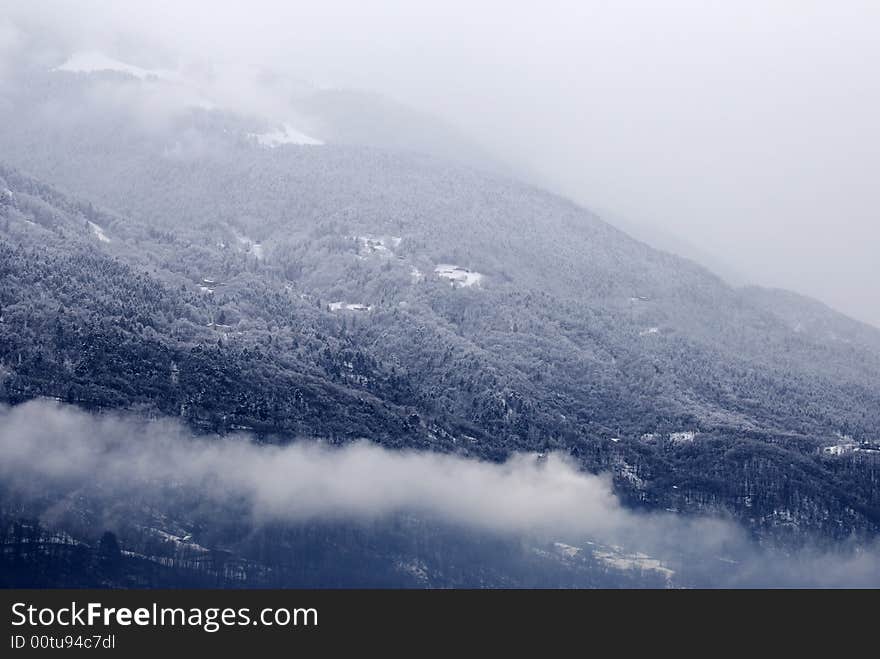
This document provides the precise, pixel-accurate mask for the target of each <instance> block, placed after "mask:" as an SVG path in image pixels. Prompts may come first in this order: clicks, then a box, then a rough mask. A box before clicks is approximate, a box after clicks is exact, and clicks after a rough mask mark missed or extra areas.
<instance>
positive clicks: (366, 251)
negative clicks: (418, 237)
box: [355, 236, 403, 257]
mask: <svg viewBox="0 0 880 659" xmlns="http://www.w3.org/2000/svg"><path fill="white" fill-rule="evenodd" d="M355 240H357V242H358V253H359V254H360V255H362V256H386V257H391V256H394V251H393V250H392V249H391V248H392V247H399V246H400V243H401V242H403V238H400V237H398V236H381V237H377V236H355Z"/></svg>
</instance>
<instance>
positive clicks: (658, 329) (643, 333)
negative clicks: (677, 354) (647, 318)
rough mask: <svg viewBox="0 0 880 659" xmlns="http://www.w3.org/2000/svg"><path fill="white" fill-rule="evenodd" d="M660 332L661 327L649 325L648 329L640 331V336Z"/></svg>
mask: <svg viewBox="0 0 880 659" xmlns="http://www.w3.org/2000/svg"><path fill="white" fill-rule="evenodd" d="M659 333H660V328H659V327H648V328H647V329H643V330H642V331H641V332H639V336H648V335H649V334H659Z"/></svg>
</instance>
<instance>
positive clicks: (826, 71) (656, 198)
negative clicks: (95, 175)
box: [0, 0, 880, 326]
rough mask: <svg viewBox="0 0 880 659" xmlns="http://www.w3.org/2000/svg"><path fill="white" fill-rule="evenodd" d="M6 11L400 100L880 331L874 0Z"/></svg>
mask: <svg viewBox="0 0 880 659" xmlns="http://www.w3.org/2000/svg"><path fill="white" fill-rule="evenodd" d="M0 7H2V8H8V9H9V12H11V15H12V16H13V17H14V18H15V19H16V20H20V19H21V12H23V11H26V12H27V13H28V14H29V15H30V16H31V19H33V17H34V16H35V15H36V14H39V15H40V16H41V20H42V21H43V22H46V21H47V20H48V21H49V22H52V23H53V24H54V25H55V26H56V27H57V29H59V30H60V31H62V32H64V33H65V34H67V35H68V36H69V37H70V38H71V40H72V41H73V42H76V43H72V45H75V46H76V47H90V48H102V49H110V50H113V49H114V48H115V49H116V50H119V49H120V48H123V47H124V48H127V49H129V50H131V49H132V46H133V45H134V46H139V47H141V48H142V50H143V52H144V53H149V52H162V53H163V54H167V53H169V52H170V53H174V54H175V56H176V57H178V58H179V61H186V62H190V63H191V62H193V61H195V60H197V59H199V58H206V59H210V60H213V61H214V62H236V63H239V64H240V63H254V64H262V65H266V64H270V65H272V66H273V67H275V68H278V69H285V70H288V71H290V72H293V73H295V74H297V75H299V76H301V77H302V78H305V79H307V80H309V81H312V82H314V83H317V84H321V85H330V86H345V87H358V88H364V89H371V90H375V91H379V92H383V93H386V94H389V95H391V96H393V97H394V98H396V99H398V100H400V101H403V102H406V103H409V104H411V105H414V106H416V107H418V108H420V109H424V110H427V111H430V112H434V113H435V114H438V115H440V116H441V117H443V118H445V119H446V120H447V121H449V122H450V123H452V124H454V125H456V126H458V127H461V128H463V129H465V130H466V131H467V132H468V133H470V134H471V135H472V136H473V137H475V138H476V139H478V140H479V141H481V142H483V143H484V144H485V145H486V146H489V147H491V148H492V149H493V150H494V151H495V152H496V153H498V154H499V155H501V156H502V157H504V158H505V159H507V160H508V161H510V162H512V163H514V164H515V165H516V166H517V167H518V168H520V169H521V170H523V171H527V172H529V173H530V175H531V176H532V177H533V179H534V180H536V181H540V182H542V183H543V184H544V185H546V186H547V187H552V188H553V189H555V190H557V191H560V192H563V193H565V194H566V195H568V196H570V197H573V198H574V199H576V200H577V201H580V202H582V203H584V204H586V205H588V206H592V207H595V208H599V209H608V210H610V211H612V212H613V213H614V214H616V215H619V216H622V217H625V218H628V219H629V220H630V221H632V222H635V223H641V224H649V225H652V226H655V227H657V228H661V229H662V230H664V231H668V232H671V233H673V234H675V235H678V236H680V237H681V238H683V239H685V240H687V241H688V242H690V243H692V244H693V245H695V246H696V247H697V248H699V249H700V250H702V251H704V252H706V253H707V254H709V255H711V257H710V258H707V259H705V260H706V261H707V264H708V265H712V260H713V258H717V259H718V260H719V263H720V262H721V261H723V262H725V263H726V264H728V265H729V266H732V267H733V268H735V269H736V270H738V271H739V272H740V273H742V276H743V277H744V278H746V279H747V280H750V281H754V282H757V283H761V284H765V285H774V286H782V287H786V288H791V289H793V290H797V291H799V292H803V293H807V294H810V295H813V296H815V297H818V298H819V299H821V300H823V301H825V302H828V303H830V304H832V305H833V306H835V307H836V308H838V309H840V310H842V311H845V312H846V313H849V314H850V315H853V316H855V317H858V318H860V319H863V320H867V321H869V322H873V323H874V324H876V325H878V326H880V285H878V272H880V266H878V261H880V259H878V256H877V254H878V249H880V221H878V220H880V216H878V215H880V214H878V201H880V200H878V197H880V181H878V178H880V127H878V117H880V74H878V72H880V38H878V35H880V2H877V0H864V1H860V0H827V1H825V2H818V1H810V0H737V1H736V2H732V1H730V0H725V1H712V0H690V1H681V0H652V1H647V0H646V1H641V2H636V1H628V0H615V1H613V2H612V1H610V0H609V1H606V2H602V1H600V0H577V1H572V2H552V1H548V0H544V1H542V2H528V3H526V2H520V3H518V2H514V1H512V0H506V1H498V0H489V1H483V2H477V1H474V0H472V1H471V2H459V1H457V0H442V1H435V0H431V1H424V0H422V1H418V2H416V1H393V0H372V1H371V2H355V1H347V2H343V1H339V0H322V1H321V2H309V3H300V2H281V1H280V0H278V1H270V0H248V1H247V2H234V3H233V2H221V1H218V0H213V1H202V2H184V1H181V0H174V1H173V2H170V1H155V0H153V1H150V2H146V0H144V1H143V2H121V1H112V2H111V1H109V0H91V1H89V0H80V1H78V2H60V1H44V0H36V1H32V2H26V3H22V2H10V0H0ZM74 7H75V9H74ZM9 12H7V13H9ZM47 17H48V18H47ZM0 27H2V26H0ZM7 36H8V35H7ZM134 37H137V38H134ZM159 45H161V46H163V48H162V49H161V50H155V46H159Z"/></svg>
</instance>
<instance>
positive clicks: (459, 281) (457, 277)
mask: <svg viewBox="0 0 880 659" xmlns="http://www.w3.org/2000/svg"><path fill="white" fill-rule="evenodd" d="M434 273H435V274H436V275H437V276H438V277H442V278H443V279H448V280H450V281H451V282H452V286H453V287H470V286H478V285H479V284H480V282H481V281H482V280H483V275H482V274H481V273H479V272H474V271H473V270H468V269H467V268H463V267H461V266H460V265H452V264H450V263H441V264H440V265H438V266H437V267H436V268H434Z"/></svg>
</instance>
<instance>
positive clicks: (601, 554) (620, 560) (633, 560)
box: [593, 548, 675, 583]
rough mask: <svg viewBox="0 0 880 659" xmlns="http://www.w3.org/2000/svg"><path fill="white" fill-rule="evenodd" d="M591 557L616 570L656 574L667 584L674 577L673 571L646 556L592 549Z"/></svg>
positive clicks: (637, 553) (616, 549)
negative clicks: (662, 577) (663, 578)
mask: <svg viewBox="0 0 880 659" xmlns="http://www.w3.org/2000/svg"><path fill="white" fill-rule="evenodd" d="M593 557H594V558H595V559H596V560H598V561H600V562H602V563H604V564H605V565H607V566H609V567H613V568H614V569H616V570H640V571H642V572H649V571H651V572H657V573H659V574H661V575H663V576H664V577H665V578H666V581H667V583H669V582H670V581H671V580H672V577H673V576H675V570H670V569H669V568H668V567H666V566H665V565H663V563H662V562H661V561H659V560H657V559H656V558H651V557H650V556H648V555H647V554H642V553H639V552H636V553H634V554H627V553H624V552H623V551H622V550H621V549H620V548H611V549H608V550H605V549H594V550H593Z"/></svg>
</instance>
